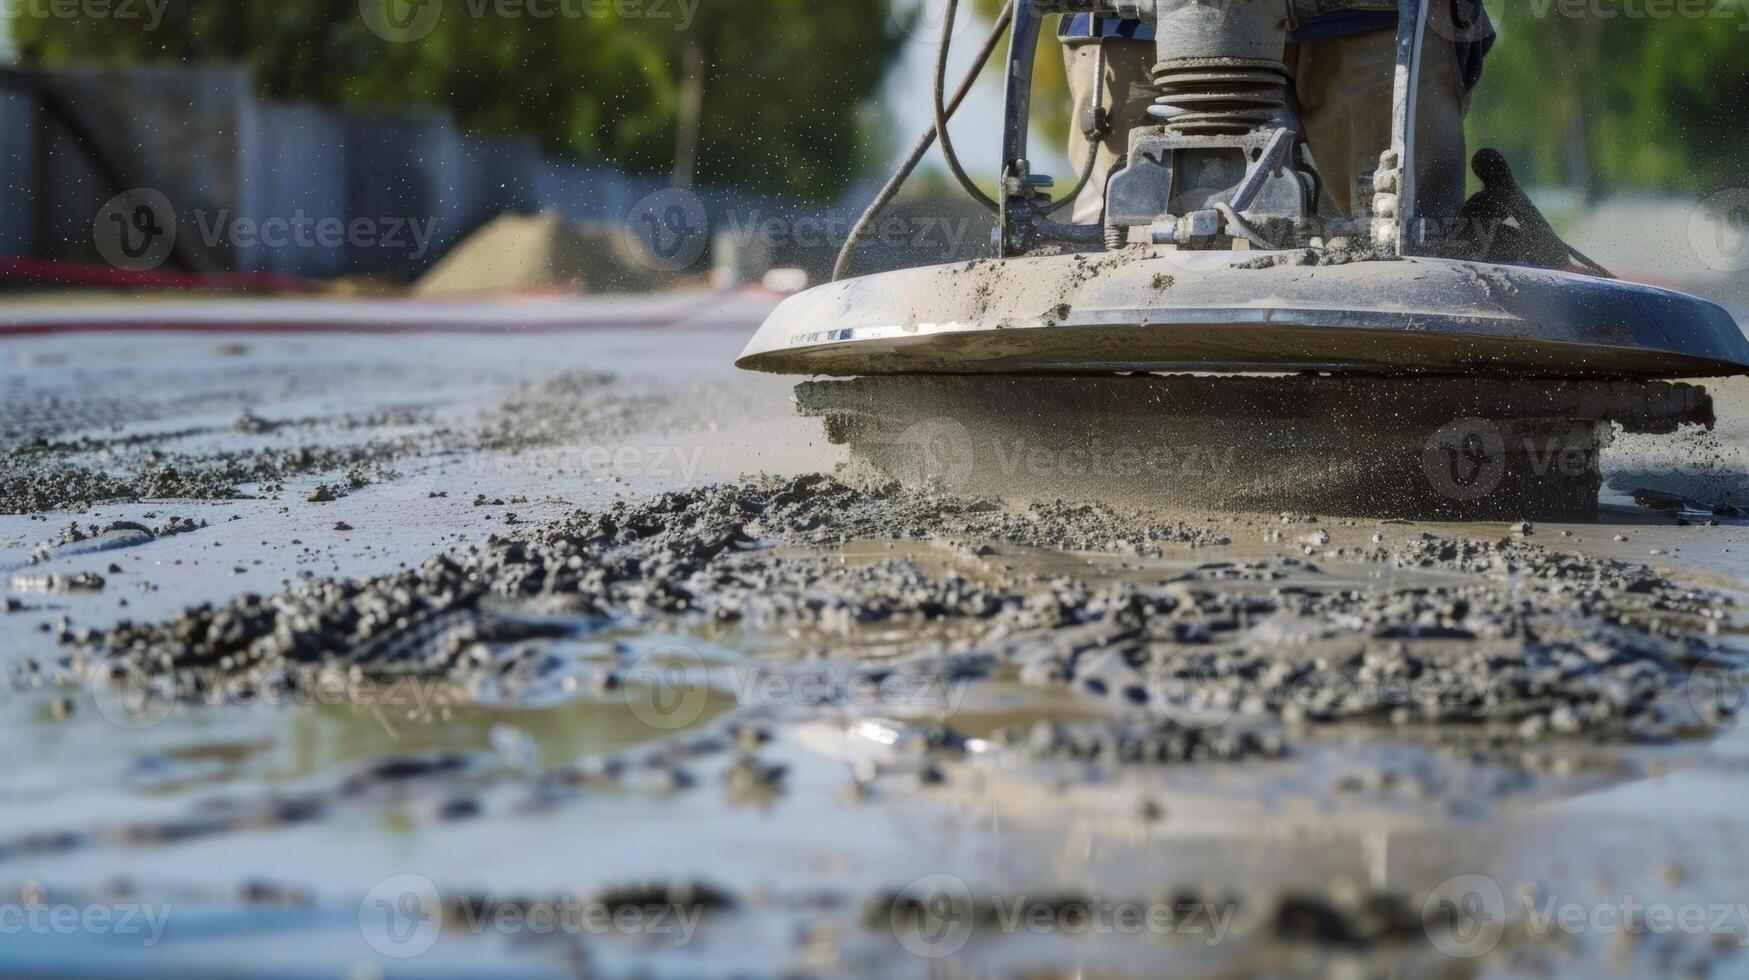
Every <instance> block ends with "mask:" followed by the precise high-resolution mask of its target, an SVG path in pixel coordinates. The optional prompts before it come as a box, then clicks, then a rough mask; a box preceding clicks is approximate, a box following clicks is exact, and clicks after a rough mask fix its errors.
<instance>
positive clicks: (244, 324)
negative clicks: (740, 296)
mask: <svg viewBox="0 0 1749 980" xmlns="http://www.w3.org/2000/svg"><path fill="white" fill-rule="evenodd" d="M396 302H399V301H396ZM721 302H722V297H720V296H713V297H710V298H709V299H706V300H702V301H700V302H698V303H696V304H691V305H688V306H686V307H683V308H681V309H678V310H670V311H666V312H661V313H642V314H626V315H618V316H616V315H605V316H596V317H575V318H553V319H530V320H493V319H491V317H490V316H489V314H483V315H482V317H481V318H480V319H478V320H470V321H460V320H455V319H444V320H419V319H416V318H406V319H378V318H371V317H369V316H368V315H366V316H359V317H358V318H356V319H348V318H347V317H346V316H344V315H341V316H311V317H308V318H302V317H293V318H288V317H284V316H275V317H272V318H265V319H252V318H248V317H240V318H239V319H237V320H234V321H232V320H217V319H211V318H200V319H193V318H190V319H174V318H162V319H158V318H154V319H149V320H147V319H138V320H134V319H126V318H118V319H107V318H106V319H100V320H56V319H53V318H45V319H40V320H30V319H28V318H27V317H28V314H23V315H19V316H16V317H15V318H13V319H12V320H11V321H10V322H6V321H3V320H0V337H35V336H44V335H50V334H75V333H142V332H160V333H257V334H316V333H357V334H398V333H409V334H411V333H427V334H468V333H570V332H581V331H588V330H623V329H643V330H655V329H666V328H671V327H675V326H679V325H681V324H683V323H686V322H689V321H692V320H695V319H697V318H698V316H699V314H701V313H705V312H707V311H708V310H710V309H712V308H713V307H716V306H718V305H720V304H721ZM318 304H319V301H316V302H315V303H313V308H319V306H318ZM420 305H427V306H430V305H438V304H432V303H429V302H427V303H423V304H420ZM445 305H447V304H445Z"/></svg>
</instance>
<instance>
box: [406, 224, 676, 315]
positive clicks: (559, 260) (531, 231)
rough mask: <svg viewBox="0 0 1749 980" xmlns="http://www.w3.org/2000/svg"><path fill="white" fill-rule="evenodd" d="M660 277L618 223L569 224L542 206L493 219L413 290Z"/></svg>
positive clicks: (631, 288)
mask: <svg viewBox="0 0 1749 980" xmlns="http://www.w3.org/2000/svg"><path fill="white" fill-rule="evenodd" d="M661 280H662V276H661V274H660V273H659V272H657V271H656V270H655V269H654V268H653V267H652V266H651V265H650V264H649V263H648V262H647V261H646V260H645V258H644V256H643V255H642V252H641V251H640V247H639V246H638V244H637V243H636V242H635V241H634V240H633V239H632V238H631V237H630V236H629V235H627V234H626V233H625V230H624V229H623V228H621V227H620V226H619V225H615V224H600V225H573V224H571V223H570V222H569V221H566V220H565V218H564V216H563V215H561V214H558V213H556V212H551V211H547V212H542V213H540V214H537V215H532V216H530V215H520V214H506V215H501V216H499V217H497V218H494V219H493V220H492V221H490V222H488V223H487V224H485V225H484V226H482V227H481V228H480V229H479V230H478V231H476V232H474V233H473V234H472V235H469V236H468V237H467V238H466V239H464V240H463V241H462V242H461V244H459V245H457V246H456V247H455V248H454V249H452V250H451V251H450V253H449V254H448V255H446V256H444V258H443V261H441V262H439V263H437V265H435V266H433V267H432V269H431V271H430V272H427V273H426V274H425V275H424V276H423V277H422V278H421V279H420V280H419V282H418V283H417V284H415V285H414V287H413V294H414V295H415V296H428V297H442V296H468V295H478V294H482V293H506V292H579V293H582V292H588V293H619V292H638V291H642V290H648V289H652V288H655V287H656V286H658V285H660V284H661Z"/></svg>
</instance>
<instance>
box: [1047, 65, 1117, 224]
mask: <svg viewBox="0 0 1749 980" xmlns="http://www.w3.org/2000/svg"><path fill="white" fill-rule="evenodd" d="M1100 84H1104V81H1103V80H1101V83H1100ZM1098 162H1099V144H1098V143H1094V144H1093V145H1092V146H1090V147H1088V148H1087V165H1086V166H1084V167H1082V168H1081V178H1080V179H1079V180H1077V181H1075V189H1074V190H1072V191H1070V192H1069V193H1068V196H1066V197H1064V198H1063V199H1062V200H1060V201H1058V202H1057V203H1055V204H1053V205H1051V207H1050V210H1048V211H1046V212H1045V214H1046V215H1053V214H1056V213H1057V212H1058V211H1061V210H1063V207H1064V205H1068V204H1073V203H1075V199H1076V198H1078V197H1080V196H1081V192H1082V191H1084V190H1086V189H1087V183H1088V181H1091V180H1092V179H1093V166H1094V164H1097V163H1098Z"/></svg>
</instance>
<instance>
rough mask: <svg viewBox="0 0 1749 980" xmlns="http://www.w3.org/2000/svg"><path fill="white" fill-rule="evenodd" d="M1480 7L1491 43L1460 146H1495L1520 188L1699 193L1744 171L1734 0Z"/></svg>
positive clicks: (1739, 23)
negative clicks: (1656, 12) (1648, 13)
mask: <svg viewBox="0 0 1749 980" xmlns="http://www.w3.org/2000/svg"><path fill="white" fill-rule="evenodd" d="M1681 6H1682V5H1674V6H1672V7H1670V8H1668V9H1669V10H1672V11H1676V10H1678V9H1679V8H1680V7H1681ZM1487 7H1488V10H1489V11H1490V13H1491V14H1492V15H1493V17H1494V21H1495V23H1496V25H1497V26H1498V29H1499V32H1500V40H1499V43H1498V44H1497V45H1496V46H1495V48H1494V52H1493V54H1492V55H1490V56H1489V58H1488V67H1487V73H1486V74H1485V75H1484V76H1483V79H1482V85H1481V87H1480V88H1479V89H1478V90H1477V92H1476V101H1475V106H1474V109H1473V110H1472V112H1471V116H1470V124H1469V131H1470V136H1471V142H1472V144H1473V145H1477V146H1482V145H1487V146H1495V147H1498V148H1499V149H1500V150H1501V151H1502V152H1504V153H1505V154H1506V155H1507V157H1508V158H1509V159H1511V160H1512V161H1513V164H1514V166H1515V167H1516V168H1517V169H1519V170H1520V171H1521V174H1520V176H1521V178H1522V179H1523V180H1524V181H1525V182H1526V183H1527V184H1534V185H1543V186H1565V187H1571V188H1573V189H1575V190H1577V191H1579V192H1580V193H1581V194H1582V195H1583V196H1584V197H1587V198H1592V197H1597V196H1600V195H1605V194H1612V193H1624V192H1625V193H1632V192H1636V191H1655V192H1671V191H1686V192H1698V193H1705V192H1709V191H1712V190H1716V189H1718V188H1719V187H1721V186H1725V185H1733V184H1742V183H1743V182H1744V180H1745V178H1746V177H1749V162H1745V161H1749V127H1744V126H1743V125H1742V124H1741V122H1740V121H1739V120H1740V119H1741V112H1742V109H1741V107H1742V106H1743V105H1744V104H1745V102H1746V101H1749V47H1746V46H1745V40H1746V39H1749V34H1745V33H1744V27H1745V25H1749V4H1745V3H1744V2H1743V0H1723V2H1718V0H1710V2H1707V3H1704V4H1699V5H1689V6H1688V7H1687V9H1688V10H1690V11H1693V12H1695V15H1693V16H1668V17H1661V18H1649V17H1645V16H1641V17H1628V16H1616V17H1607V18H1606V17H1599V16H1596V15H1595V14H1594V13H1593V12H1591V11H1592V7H1591V5H1584V4H1563V3H1560V2H1556V0H1539V2H1526V0H1499V2H1496V0H1489V3H1488V4H1487ZM1606 9H1607V8H1606ZM1622 9H1623V10H1625V9H1626V8H1625V7H1624V8H1622ZM1636 9H1641V10H1651V9H1653V8H1650V7H1644V6H1641V7H1637V8H1636ZM1569 12H1570V13H1572V14H1575V16H1568V15H1567V14H1568V13H1569ZM1618 13H1619V11H1618Z"/></svg>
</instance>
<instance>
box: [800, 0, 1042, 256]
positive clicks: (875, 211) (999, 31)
mask: <svg viewBox="0 0 1749 980" xmlns="http://www.w3.org/2000/svg"><path fill="white" fill-rule="evenodd" d="M1013 21H1014V0H1008V3H1007V4H1005V5H1003V7H1002V13H1001V14H1000V15H998V16H997V18H996V23H995V26H994V27H992V28H991V30H990V36H989V37H988V38H986V39H985V40H984V46H983V48H981V49H980V50H979V51H978V55H977V57H976V58H974V59H972V67H971V69H970V70H969V71H967V72H966V77H965V78H964V79H963V80H962V81H961V82H960V85H959V89H958V90H957V91H955V92H954V95H953V98H952V99H951V100H949V101H948V104H947V106H946V107H945V112H943V113H942V115H943V116H945V117H946V118H947V119H951V118H953V114H954V113H955V112H958V111H959V107H960V103H962V102H964V101H965V100H966V96H967V95H968V94H970V92H971V91H972V86H973V85H974V84H975V83H976V82H977V80H978V76H979V75H981V74H983V71H984V66H985V65H987V64H989V62H990V55H991V54H993V53H994V52H995V50H996V45H997V44H999V43H1000V42H1001V40H1002V35H1003V34H1005V33H1007V31H1008V27H1009V25H1010V24H1012V23H1013ZM936 58H937V61H936V67H937V74H938V75H939V74H942V73H944V72H945V71H946V65H947V45H946V44H945V43H944V44H943V45H942V48H941V52H940V53H939V54H938V55H937V56H936ZM936 132H937V130H936V127H935V126H931V127H930V128H929V131H928V132H927V133H924V134H923V136H922V137H921V138H920V139H918V141H917V145H916V146H914V147H912V149H911V153H910V155H909V156H907V157H906V158H905V162H903V163H901V164H900V165H899V169H898V170H896V171H894V172H893V176H892V177H891V178H889V179H888V180H887V183H886V186H884V187H882V188H881V191H880V193H879V194H876V195H875V199H874V200H873V201H871V202H870V203H869V206H868V208H867V209H866V210H864V211H863V212H862V217H860V218H858V219H857V220H856V224H855V225H853V226H852V227H851V229H850V234H849V236H847V237H846V238H845V239H844V247H843V248H842V249H840V250H839V252H838V262H837V264H836V265H835V266H834V267H833V270H832V280H833V281H834V282H836V281H838V280H840V279H844V278H847V277H848V276H849V274H850V260H851V258H852V257H853V256H854V255H855V254H856V248H857V246H858V245H859V244H861V242H862V238H863V236H864V235H866V234H868V229H869V227H870V226H871V225H873V224H874V222H875V219H876V218H878V217H880V213H881V212H882V211H884V210H886V208H887V205H889V204H891V203H892V202H893V198H895V197H897V196H898V195H899V190H900V189H901V188H903V187H904V186H905V181H907V180H909V179H910V178H911V174H912V173H913V172H914V171H915V170H916V169H917V165H918V164H919V163H921V162H923V157H924V155H925V154H927V153H928V152H929V148H930V147H931V146H934V145H935V137H936Z"/></svg>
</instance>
